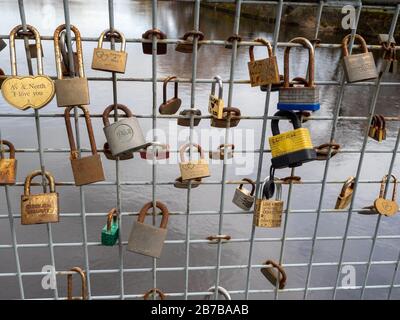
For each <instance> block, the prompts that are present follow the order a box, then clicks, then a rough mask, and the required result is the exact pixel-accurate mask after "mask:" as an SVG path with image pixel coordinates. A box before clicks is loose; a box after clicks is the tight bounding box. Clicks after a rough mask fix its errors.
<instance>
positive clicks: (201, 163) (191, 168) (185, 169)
mask: <svg viewBox="0 0 400 320" xmlns="http://www.w3.org/2000/svg"><path fill="white" fill-rule="evenodd" d="M191 147H194V148H196V149H197V151H198V153H199V159H198V160H188V161H186V160H185V152H187V151H190V148H191ZM179 154H180V160H181V161H180V163H179V169H180V171H181V176H182V180H183V181H184V180H191V179H197V178H206V177H209V176H210V170H209V168H208V163H207V160H206V159H204V153H203V149H202V148H201V146H200V145H198V144H196V143H186V144H184V145H182V146H181V147H180V148H179Z"/></svg>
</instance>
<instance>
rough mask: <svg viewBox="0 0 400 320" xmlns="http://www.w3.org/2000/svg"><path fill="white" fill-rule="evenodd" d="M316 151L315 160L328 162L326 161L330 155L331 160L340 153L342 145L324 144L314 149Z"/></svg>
mask: <svg viewBox="0 0 400 320" xmlns="http://www.w3.org/2000/svg"><path fill="white" fill-rule="evenodd" d="M329 149H330V150H331V153H330V155H329ZM314 150H315V153H316V155H317V157H316V158H315V160H320V161H326V160H328V155H329V159H330V158H332V157H333V156H335V155H337V154H338V153H339V150H340V144H338V143H334V142H332V143H330V142H329V143H323V144H321V145H319V146H317V147H314Z"/></svg>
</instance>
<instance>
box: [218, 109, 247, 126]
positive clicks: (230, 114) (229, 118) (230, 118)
mask: <svg viewBox="0 0 400 320" xmlns="http://www.w3.org/2000/svg"><path fill="white" fill-rule="evenodd" d="M240 115H241V113H240V110H239V109H238V108H233V107H227V108H224V109H223V113H222V119H217V118H214V117H212V118H211V123H210V125H211V127H215V128H228V127H229V128H233V127H236V126H237V125H238V124H239V122H240Z"/></svg>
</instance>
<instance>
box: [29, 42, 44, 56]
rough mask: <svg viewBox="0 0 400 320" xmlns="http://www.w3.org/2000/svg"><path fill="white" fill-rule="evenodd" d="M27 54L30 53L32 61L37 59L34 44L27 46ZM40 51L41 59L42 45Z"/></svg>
mask: <svg viewBox="0 0 400 320" xmlns="http://www.w3.org/2000/svg"><path fill="white" fill-rule="evenodd" d="M28 48H29V53H30V55H31V58H32V59H37V57H38V55H37V50H36V44H34V43H31V44H30V45H29V47H28ZM40 51H41V53H42V55H41V56H42V58H43V57H44V54H43V47H42V45H40Z"/></svg>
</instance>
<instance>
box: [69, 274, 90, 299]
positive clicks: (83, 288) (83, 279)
mask: <svg viewBox="0 0 400 320" xmlns="http://www.w3.org/2000/svg"><path fill="white" fill-rule="evenodd" d="M70 271H72V272H76V273H77V274H79V276H80V277H81V296H80V297H73V296H72V274H68V275H67V299H68V300H86V299H87V288H86V285H87V284H86V274H85V272H84V271H83V270H82V269H81V268H79V267H73V268H72V269H71V270H70Z"/></svg>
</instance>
